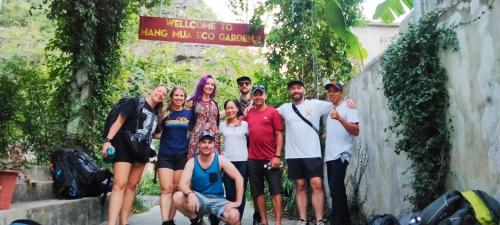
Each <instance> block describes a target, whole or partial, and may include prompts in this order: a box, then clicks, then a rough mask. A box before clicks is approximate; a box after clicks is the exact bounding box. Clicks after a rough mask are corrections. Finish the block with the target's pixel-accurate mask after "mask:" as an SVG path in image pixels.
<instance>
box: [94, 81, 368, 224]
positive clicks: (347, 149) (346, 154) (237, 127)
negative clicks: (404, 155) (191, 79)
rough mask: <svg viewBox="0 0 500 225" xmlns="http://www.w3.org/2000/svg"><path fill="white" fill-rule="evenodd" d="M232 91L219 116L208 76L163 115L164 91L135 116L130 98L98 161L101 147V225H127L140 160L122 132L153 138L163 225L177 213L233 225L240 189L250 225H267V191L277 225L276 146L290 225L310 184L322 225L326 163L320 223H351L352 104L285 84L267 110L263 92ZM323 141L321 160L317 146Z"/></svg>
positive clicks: (247, 84)
mask: <svg viewBox="0 0 500 225" xmlns="http://www.w3.org/2000/svg"><path fill="white" fill-rule="evenodd" d="M237 84H238V88H239V91H240V97H239V98H238V99H235V100H227V101H225V102H224V105H223V108H224V110H223V111H219V106H218V103H217V102H216V101H215V100H214V97H215V95H216V91H217V86H216V82H215V79H214V77H212V76H211V75H205V76H203V77H202V78H201V79H200V80H199V81H198V84H197V86H196V89H195V92H194V94H193V95H192V97H190V98H189V99H188V98H187V93H186V91H185V90H184V89H183V88H182V87H174V88H173V89H172V90H171V91H170V93H169V95H168V104H167V105H166V106H163V102H164V100H165V99H166V98H167V92H168V91H167V88H166V87H165V86H162V85H160V86H157V87H155V88H154V89H153V90H152V91H151V92H150V93H149V94H148V95H147V96H146V97H145V98H144V101H145V104H144V106H143V107H142V108H141V109H140V110H137V108H138V106H139V104H140V100H139V99H130V100H129V101H128V102H127V103H126V104H124V105H123V106H122V107H121V109H120V114H119V116H118V118H117V119H116V121H115V122H114V123H113V125H112V126H111V128H110V129H109V132H108V134H107V136H106V139H105V141H104V142H105V143H104V144H103V146H102V151H101V153H102V154H103V156H105V157H106V156H107V151H106V149H107V148H108V147H110V146H112V147H114V148H115V149H116V150H115V151H116V153H115V156H114V159H113V169H114V184H113V188H112V191H111V195H110V201H109V210H108V224H109V225H116V223H117V222H119V224H120V225H125V224H127V222H128V221H127V220H128V217H129V213H130V209H131V206H132V203H133V200H134V196H135V189H136V187H137V184H138V183H139V181H140V179H141V175H142V173H143V170H144V166H145V163H146V162H147V160H148V158H147V157H139V158H138V157H135V156H134V155H133V154H132V153H131V152H130V151H128V148H129V146H127V140H126V138H127V135H125V134H126V133H127V132H126V131H129V132H130V131H132V132H137V133H143V134H144V133H146V134H148V135H150V136H151V137H152V138H159V139H160V148H159V151H158V159H157V163H156V166H157V168H158V174H159V180H160V187H161V195H160V208H161V217H162V220H163V223H162V224H163V225H170V224H175V223H174V221H173V218H174V215H175V212H176V210H178V211H180V212H181V213H182V214H184V215H185V216H187V217H188V218H189V219H190V220H191V224H196V225H197V224H204V222H203V218H202V216H203V215H209V221H210V223H211V224H212V225H213V224H219V221H220V220H222V222H224V223H226V224H231V225H233V224H241V218H242V215H243V211H244V208H245V200H244V193H245V192H246V187H247V183H248V182H249V183H250V191H251V195H252V198H253V200H254V206H255V212H254V215H253V219H254V222H253V223H254V224H264V225H267V224H268V218H267V216H266V204H265V202H266V200H265V193H264V191H265V189H264V183H265V182H267V184H268V191H269V194H270V196H271V198H272V205H273V209H274V217H275V224H277V225H280V224H281V215H282V195H281V194H282V190H283V187H282V177H281V174H282V173H281V170H280V167H281V166H282V162H281V161H282V158H283V154H282V148H283V144H285V148H284V156H285V157H284V158H285V159H286V164H287V166H288V177H289V178H290V179H291V180H293V181H294V183H295V191H296V204H297V209H298V213H299V222H298V224H299V225H300V224H307V199H308V197H307V191H306V190H307V184H308V183H309V184H310V185H311V190H312V197H311V198H312V206H313V209H314V216H315V220H314V223H315V224H317V225H322V224H326V220H324V218H323V214H324V212H323V206H324V191H323V165H324V162H326V166H327V177H328V185H329V189H330V193H331V197H332V213H330V215H331V218H329V219H328V220H329V221H330V224H334V225H348V224H350V218H349V211H348V208H347V196H346V190H345V184H344V178H345V173H346V168H347V165H348V164H349V159H350V157H351V155H352V147H353V142H354V136H356V135H358V132H359V126H358V122H359V121H358V118H357V112H356V106H355V103H354V102H352V101H345V100H344V94H343V86H342V85H341V84H340V83H337V82H332V83H329V84H327V85H325V90H326V91H327V93H328V94H327V96H328V100H329V101H321V100H315V99H314V100H308V99H305V94H306V92H305V87H304V84H303V83H302V82H301V81H297V80H295V81H291V82H289V83H288V86H287V87H288V90H289V94H290V97H291V102H290V103H286V104H283V105H282V106H280V107H278V108H277V109H275V108H273V107H272V106H270V105H267V104H266V99H267V94H268V93H267V91H266V88H265V87H264V86H263V85H252V83H251V79H250V78H249V77H246V76H243V77H239V78H238V79H237ZM322 118H325V120H326V134H323V135H321V134H320V133H319V131H318V130H319V124H320V120H321V119H322ZM223 119H224V120H223ZM221 120H222V122H221ZM283 121H284V124H283ZM157 124H158V126H157ZM151 127H157V129H151ZM285 128H286V132H285V136H286V137H285V143H283V142H284V139H283V131H284V130H285ZM325 137H326V143H325V146H326V148H325V154H324V157H323V156H322V153H321V145H320V139H321V138H325ZM221 139H222V142H221Z"/></svg>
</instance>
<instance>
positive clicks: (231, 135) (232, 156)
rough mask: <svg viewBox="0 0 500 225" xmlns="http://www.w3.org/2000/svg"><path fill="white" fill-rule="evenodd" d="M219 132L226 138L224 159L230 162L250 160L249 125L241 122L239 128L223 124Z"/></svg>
mask: <svg viewBox="0 0 500 225" xmlns="http://www.w3.org/2000/svg"><path fill="white" fill-rule="evenodd" d="M219 131H220V132H221V133H222V137H223V138H224V153H223V155H224V157H226V158H227V159H229V161H232V162H237V161H247V160H248V147H247V135H248V123H247V122H246V121H241V123H240V124H239V125H238V126H231V125H227V123H226V122H222V123H221V124H220V125H219Z"/></svg>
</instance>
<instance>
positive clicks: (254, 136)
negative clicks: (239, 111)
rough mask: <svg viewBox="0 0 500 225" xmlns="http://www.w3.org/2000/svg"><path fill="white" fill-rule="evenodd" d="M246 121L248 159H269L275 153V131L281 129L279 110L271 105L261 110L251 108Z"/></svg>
mask: <svg viewBox="0 0 500 225" xmlns="http://www.w3.org/2000/svg"><path fill="white" fill-rule="evenodd" d="M246 121H247V122H248V138H249V145H248V159H259V160H271V159H273V157H274V155H275V153H276V136H275V134H274V132H275V131H282V130H283V124H282V122H281V116H280V114H279V112H278V111H277V110H276V109H274V108H273V107H271V106H267V107H266V109H264V110H263V111H257V110H251V111H250V112H248V114H247V116H246Z"/></svg>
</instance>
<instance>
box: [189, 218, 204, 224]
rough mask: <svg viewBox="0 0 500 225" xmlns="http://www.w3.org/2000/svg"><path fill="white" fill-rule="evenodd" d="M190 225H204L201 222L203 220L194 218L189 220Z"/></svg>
mask: <svg viewBox="0 0 500 225" xmlns="http://www.w3.org/2000/svg"><path fill="white" fill-rule="evenodd" d="M191 225H205V223H204V222H203V218H200V217H196V218H194V219H192V220H191Z"/></svg>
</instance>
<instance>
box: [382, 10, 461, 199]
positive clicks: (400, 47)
mask: <svg viewBox="0 0 500 225" xmlns="http://www.w3.org/2000/svg"><path fill="white" fill-rule="evenodd" d="M450 48H451V49H452V50H454V51H455V50H457V49H458V41H457V39H456V34H455V32H454V31H453V30H452V29H450V28H447V27H439V26H438V13H435V12H431V13H429V14H427V15H425V16H424V17H422V18H421V19H420V21H419V22H418V24H415V25H410V27H409V29H408V31H407V32H406V33H403V34H401V36H400V38H399V39H398V40H397V41H396V42H394V43H393V44H391V45H390V46H389V49H388V50H387V51H386V53H385V54H384V56H383V58H382V62H381V67H382V75H383V78H382V81H383V84H384V94H385V96H386V97H387V99H388V100H389V109H390V110H392V111H393V112H394V116H393V121H394V125H392V126H391V127H389V128H390V130H392V131H394V132H395V133H396V134H397V135H398V137H399V139H398V140H397V142H396V149H395V152H396V153H398V154H399V153H401V152H405V153H407V156H408V158H409V159H410V160H411V161H412V164H411V170H412V175H411V180H410V182H409V186H410V187H411V188H412V189H413V191H414V193H413V195H412V196H409V200H410V203H412V204H413V206H414V207H415V208H417V209H422V208H423V207H425V206H426V205H427V204H428V203H430V202H431V201H432V200H433V199H435V198H436V197H437V196H439V195H440V194H442V193H443V192H444V191H445V181H446V177H447V175H448V173H449V151H450V148H451V147H450V141H449V137H450V129H451V128H450V127H449V121H450V119H449V118H448V106H449V96H448V91H447V89H446V86H445V85H446V81H447V79H448V77H447V74H446V70H445V69H444V68H443V66H442V65H441V62H440V60H439V56H438V52H439V50H440V49H450Z"/></svg>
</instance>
